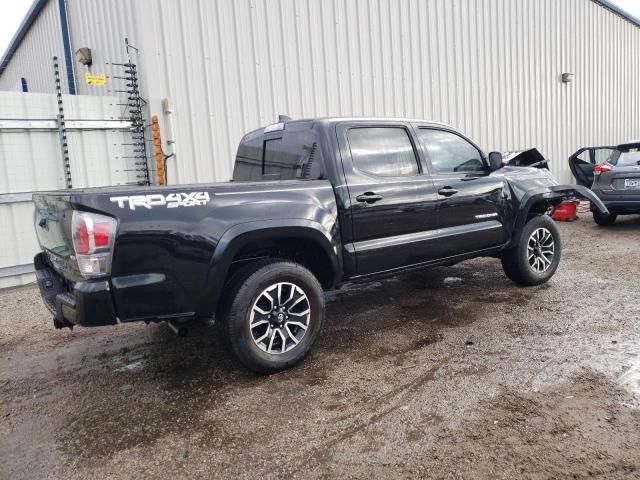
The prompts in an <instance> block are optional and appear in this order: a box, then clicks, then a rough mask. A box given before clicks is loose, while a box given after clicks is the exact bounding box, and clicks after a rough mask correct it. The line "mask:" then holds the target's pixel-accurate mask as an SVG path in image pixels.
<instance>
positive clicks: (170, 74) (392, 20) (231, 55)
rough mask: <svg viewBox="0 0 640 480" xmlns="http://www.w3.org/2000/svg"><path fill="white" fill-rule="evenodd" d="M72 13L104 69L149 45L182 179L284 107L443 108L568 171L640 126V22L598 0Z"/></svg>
mask: <svg viewBox="0 0 640 480" xmlns="http://www.w3.org/2000/svg"><path fill="white" fill-rule="evenodd" d="M54 3H55V2H53V1H50V5H49V7H50V6H51V5H52V4H54ZM49 7H47V8H49ZM68 12H69V20H70V31H71V43H72V49H73V50H75V49H77V48H79V47H82V46H88V47H90V48H92V50H93V52H94V58H95V61H94V66H92V68H91V71H92V72H93V73H102V72H105V73H107V74H110V75H111V74H114V73H115V72H114V71H113V70H112V67H110V66H109V65H106V62H113V61H118V60H120V61H122V60H124V59H125V52H124V47H123V38H124V37H125V36H127V37H129V39H130V40H131V42H132V44H134V45H135V46H137V47H138V48H140V54H139V57H138V58H137V61H138V63H139V65H140V74H141V80H142V87H143V92H144V94H145V95H147V96H148V97H149V100H150V106H149V109H150V113H151V114H158V115H159V116H160V119H161V126H162V127H163V133H164V138H165V140H166V137H167V131H166V125H167V121H166V118H165V117H163V116H162V108H161V101H162V99H163V98H165V97H170V98H171V99H172V101H173V105H174V108H175V139H176V142H177V143H176V148H177V158H176V160H175V161H174V159H171V160H169V162H168V165H169V175H170V181H171V182H174V181H178V182H180V183H190V182H210V181H216V180H217V181H224V180H227V179H228V178H229V177H230V175H231V170H232V164H233V158H234V155H235V150H236V146H237V144H238V141H239V140H240V138H241V137H242V135H243V134H244V133H245V132H247V131H249V130H251V129H254V128H257V127H259V126H262V125H265V124H268V123H271V122H273V121H274V120H275V119H276V117H277V115H278V114H281V113H284V114H289V115H291V116H292V117H294V118H299V117H313V116H325V115H374V116H394V117H417V118H423V119H429V120H437V121H443V122H446V123H449V124H451V125H452V126H454V127H457V128H460V129H461V130H463V131H464V132H465V133H467V134H468V135H470V136H471V137H472V138H474V139H475V140H476V141H477V142H478V143H479V144H481V145H482V146H483V147H484V148H485V149H486V150H487V151H489V150H494V149H495V150H518V149H523V148H528V147H532V146H536V147H538V148H539V149H540V150H541V151H542V153H543V154H544V155H545V156H547V157H548V158H550V159H551V160H552V162H553V163H552V168H553V171H554V173H555V174H556V175H557V176H558V178H559V179H560V180H561V181H564V182H569V181H572V178H571V175H570V173H569V170H568V168H567V165H566V159H567V157H568V156H569V155H570V154H571V153H572V152H573V151H575V150H576V149H577V148H579V147H582V146H585V145H599V144H615V143H618V142H622V141H626V140H628V139H629V138H637V137H640V109H638V108H637V105H638V104H639V101H640V87H639V82H638V78H640V28H638V27H637V26H636V25H634V24H632V23H630V22H629V21H627V20H625V19H623V18H622V17H620V16H618V15H616V14H614V13H612V12H611V11H609V10H607V9H605V8H603V7H602V6H600V5H598V4H597V3H595V2H593V1H590V0H562V1H558V0H349V1H343V0H183V1H180V2H176V1H174V0H136V1H135V2H131V1H125V0H101V1H100V0H68ZM34 28H35V26H34ZM32 30H33V29H32ZM29 35H32V34H31V33H30V34H29ZM26 40H27V39H25V41H26ZM45 65H46V67H47V68H48V65H49V62H48V61H47V62H45ZM10 68H11V67H10ZM76 69H77V70H78V79H77V85H78V89H79V91H80V92H81V93H94V94H105V93H113V92H109V91H108V90H112V89H116V87H117V86H116V83H115V80H111V79H109V80H108V82H109V83H108V86H107V87H106V88H98V87H87V86H86V85H85V84H84V80H83V78H82V75H83V72H84V70H83V69H84V67H81V66H80V65H77V64H76ZM47 72H49V73H50V69H49V70H47V69H46V68H45V74H47ZM563 72H569V73H573V74H575V80H574V81H573V82H572V83H569V84H563V83H561V81H560V75H561V74H562V73H563ZM2 77H4V75H3V76H2ZM2 77H0V79H2ZM176 166H177V172H176Z"/></svg>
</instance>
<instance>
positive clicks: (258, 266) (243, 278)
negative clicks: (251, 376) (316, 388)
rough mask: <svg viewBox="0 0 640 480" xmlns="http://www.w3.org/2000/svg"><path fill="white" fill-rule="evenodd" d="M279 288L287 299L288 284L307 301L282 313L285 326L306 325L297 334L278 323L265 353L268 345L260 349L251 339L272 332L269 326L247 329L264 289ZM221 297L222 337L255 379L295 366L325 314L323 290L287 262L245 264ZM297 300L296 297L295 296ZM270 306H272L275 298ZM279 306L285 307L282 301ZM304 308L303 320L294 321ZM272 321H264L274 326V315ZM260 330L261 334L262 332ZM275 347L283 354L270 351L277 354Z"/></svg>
mask: <svg viewBox="0 0 640 480" xmlns="http://www.w3.org/2000/svg"><path fill="white" fill-rule="evenodd" d="M279 283H285V284H286V285H284V286H283V287H282V289H283V297H288V296H289V294H290V293H291V292H292V291H293V289H291V287H288V286H287V285H295V286H296V287H298V288H299V289H300V291H302V292H303V294H304V296H306V300H304V298H303V299H302V301H301V302H299V303H298V305H297V306H295V307H294V308H292V309H291V310H290V311H289V310H287V311H286V312H285V315H286V316H287V320H288V319H291V320H290V321H296V322H298V323H303V324H306V325H307V328H306V329H302V328H301V327H298V326H292V324H290V323H289V322H288V321H287V320H283V319H281V320H280V322H281V327H277V328H275V329H279V330H280V333H278V334H276V333H273V336H274V341H273V343H272V344H271V345H272V346H273V348H272V350H273V353H269V351H267V350H268V349H269V348H270V346H269V345H266V344H265V343H266V341H267V340H265V341H263V342H261V343H260V345H262V346H259V344H258V343H256V341H255V340H254V334H255V336H256V337H260V336H261V335H262V333H265V332H267V333H268V332H273V331H274V328H272V326H271V324H270V323H268V324H266V325H261V326H259V327H254V328H253V329H252V328H251V327H250V325H251V314H252V311H253V309H254V304H256V305H255V306H258V304H257V303H256V302H258V301H260V302H263V301H264V300H265V298H266V297H262V300H259V299H260V298H261V296H262V294H263V292H264V291H265V289H268V288H270V287H271V286H273V285H277V284H279ZM287 288H289V290H287ZM277 292H278V290H277V289H276V290H275V291H269V292H268V294H269V295H270V296H271V297H273V296H274V294H277ZM223 295H224V300H223V301H222V303H221V305H220V308H219V309H218V313H217V315H216V317H217V318H218V319H219V320H220V321H221V329H222V333H223V335H224V337H225V340H226V342H227V344H228V345H229V347H230V349H231V351H232V352H233V353H234V354H235V356H236V357H237V358H238V360H240V362H241V363H242V364H243V365H244V366H246V367H247V368H249V369H250V370H253V371H254V372H257V373H260V374H267V373H274V372H277V371H280V370H284V369H286V368H289V367H291V366H293V365H295V364H296V363H298V362H300V361H301V360H302V359H303V358H304V357H305V356H307V354H308V353H309V351H310V350H311V347H312V346H313V344H314V343H315V342H316V340H317V338H318V336H319V335H320V331H321V330H322V325H323V323H324V311H325V307H324V294H323V291H322V286H321V285H320V283H319V282H318V280H317V279H316V277H315V276H314V275H313V274H312V273H311V272H310V271H309V270H307V269H306V268H305V267H303V266H302V265H300V264H297V263H294V262H290V261H286V260H268V261H260V262H255V263H252V264H250V265H247V266H245V267H243V268H242V269H240V270H239V271H238V272H236V274H235V275H234V276H233V278H232V279H231V280H230V281H229V283H228V284H227V286H226V287H225V291H224V294H223ZM295 295H296V296H297V295H299V293H298V291H295ZM302 296H303V295H300V297H302ZM300 297H297V298H295V299H294V300H292V301H291V303H289V307H290V306H291V305H292V303H293V302H295V301H296V300H297V299H299V298H300ZM274 301H277V298H275V300H274ZM283 303H284V304H286V303H287V302H283ZM259 305H260V306H259V307H258V308H261V309H263V308H264V307H265V306H264V305H263V304H262V303H260V304H259ZM272 305H273V303H272ZM305 305H308V307H309V308H308V309H309V313H308V315H305V316H304V317H303V318H302V319H301V317H297V316H296V317H294V315H300V313H301V312H300V309H303V310H302V311H304V308H305ZM295 309H298V311H297V312H295V313H294V310H295ZM265 310H266V308H265ZM254 315H256V316H257V318H258V319H257V320H255V319H254V324H255V323H257V322H264V321H267V318H266V317H265V316H263V315H262V314H259V313H257V312H255V313H254ZM272 317H273V320H268V321H269V322H271V321H273V322H277V321H278V320H277V319H276V317H278V315H274V314H272ZM272 317H269V318H272ZM263 328H265V329H266V330H261V329H263ZM292 331H297V333H294V334H293V335H290V333H289V332H292ZM275 337H277V338H275ZM285 337H288V338H285ZM292 337H293V338H292ZM295 337H298V341H297V342H295V343H294V339H295ZM268 339H270V337H268ZM278 342H279V343H278ZM287 345H288V346H287ZM279 347H282V348H284V349H285V351H284V352H275V350H280V349H281V348H279Z"/></svg>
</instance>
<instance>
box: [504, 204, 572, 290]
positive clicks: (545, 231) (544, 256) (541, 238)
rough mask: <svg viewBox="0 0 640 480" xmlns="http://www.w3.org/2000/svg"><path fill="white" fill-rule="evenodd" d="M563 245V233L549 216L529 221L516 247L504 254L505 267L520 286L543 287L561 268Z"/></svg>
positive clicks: (510, 276) (508, 274)
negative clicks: (542, 284) (561, 235)
mask: <svg viewBox="0 0 640 480" xmlns="http://www.w3.org/2000/svg"><path fill="white" fill-rule="evenodd" d="M561 253H562V243H561V241H560V231H559V230H558V227H557V226H556V224H555V222H554V221H553V220H552V219H551V218H550V217H549V216H547V215H540V216H537V217H533V218H532V219H530V220H529V221H528V222H527V223H526V224H525V226H524V228H523V229H522V233H521V235H520V238H519V239H518V242H517V244H516V245H515V246H514V247H513V248H510V249H509V250H505V251H504V252H503V253H502V256H501V261H502V268H503V270H504V272H505V273H506V275H507V277H509V278H510V279H511V280H513V281H514V282H515V283H517V284H518V285H527V286H531V285H540V284H541V283H545V282H547V281H548V280H549V279H550V278H551V277H553V274H554V273H555V272H556V270H557V269H558V265H559V264H560V255H561Z"/></svg>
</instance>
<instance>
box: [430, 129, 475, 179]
mask: <svg viewBox="0 0 640 480" xmlns="http://www.w3.org/2000/svg"><path fill="white" fill-rule="evenodd" d="M419 135H420V140H421V141H422V144H423V145H424V148H425V149H426V150H427V154H428V155H429V159H430V160H431V165H432V166H433V168H434V170H435V171H436V172H438V173H457V172H481V171H484V170H485V163H484V162H483V160H482V156H481V155H480V152H479V151H478V149H477V148H476V147H474V146H473V145H472V144H470V143H469V142H467V141H466V140H465V139H464V138H462V137H460V136H458V135H456V134H454V133H451V132H446V131H444V130H431V129H427V128H422V129H420V133H419Z"/></svg>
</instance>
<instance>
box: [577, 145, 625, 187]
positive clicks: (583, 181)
mask: <svg viewBox="0 0 640 480" xmlns="http://www.w3.org/2000/svg"><path fill="white" fill-rule="evenodd" d="M613 152H615V148H613V147H597V148H581V149H580V150H578V151H577V152H575V153H574V154H573V155H571V156H570V157H569V168H570V170H571V173H573V176H574V178H575V179H576V182H577V183H578V185H582V186H583V187H587V188H591V186H592V185H593V167H595V166H596V165H598V164H600V163H604V162H606V161H607V160H608V159H609V158H610V157H611V155H612V154H613Z"/></svg>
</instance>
